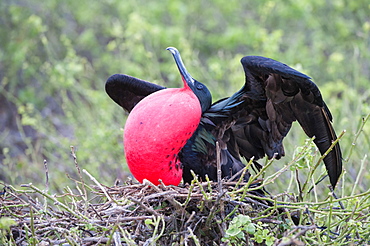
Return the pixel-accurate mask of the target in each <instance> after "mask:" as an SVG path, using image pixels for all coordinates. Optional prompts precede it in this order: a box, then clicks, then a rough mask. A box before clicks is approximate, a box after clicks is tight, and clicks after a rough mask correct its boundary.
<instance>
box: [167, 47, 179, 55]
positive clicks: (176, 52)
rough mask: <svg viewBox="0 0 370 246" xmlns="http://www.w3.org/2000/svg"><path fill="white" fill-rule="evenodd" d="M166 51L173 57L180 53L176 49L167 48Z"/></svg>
mask: <svg viewBox="0 0 370 246" xmlns="http://www.w3.org/2000/svg"><path fill="white" fill-rule="evenodd" d="M166 50H169V51H170V52H171V53H172V54H173V55H175V54H178V53H179V51H178V50H177V49H176V48H175V47H167V49H166Z"/></svg>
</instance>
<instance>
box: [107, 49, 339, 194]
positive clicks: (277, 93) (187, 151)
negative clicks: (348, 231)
mask: <svg viewBox="0 0 370 246" xmlns="http://www.w3.org/2000/svg"><path fill="white" fill-rule="evenodd" d="M241 63H242V66H243V68H244V72H245V84H244V85H243V87H242V88H241V89H240V90H239V91H238V92H236V93H235V94H234V95H232V96H231V97H229V98H224V99H221V100H219V101H217V102H215V103H213V104H212V105H210V104H209V101H210V94H209V93H205V92H207V91H208V90H207V91H206V90H204V92H202V94H199V92H196V95H197V97H198V99H199V100H200V103H201V105H202V111H203V114H202V118H201V121H200V124H199V126H198V128H197V130H196V131H195V133H194V134H193V135H192V137H191V138H190V139H189V140H188V142H187V143H186V145H185V147H184V148H183V149H182V150H181V151H180V153H179V158H180V160H181V162H182V164H183V170H184V172H183V179H184V181H185V182H190V181H191V180H192V178H193V177H192V175H191V173H190V170H193V171H194V172H195V173H196V174H197V175H198V176H199V177H200V178H201V179H204V178H205V175H208V177H209V178H210V179H211V180H217V167H216V141H218V142H219V146H220V154H221V156H220V157H221V158H220V160H221V169H222V177H224V178H230V177H231V176H233V175H234V174H235V173H237V172H238V171H240V170H241V169H242V168H243V167H244V165H243V163H242V161H241V157H244V158H246V159H247V160H249V159H251V158H252V157H253V158H254V159H255V160H257V159H259V158H262V157H264V156H265V155H267V156H268V158H273V157H275V158H277V159H279V158H280V157H282V156H284V155H285V153H284V147H283V139H284V137H285V136H286V135H287V133H288V132H289V130H290V128H291V125H292V123H293V122H294V121H298V122H299V124H300V125H301V127H302V128H303V130H304V131H305V133H306V134H307V135H308V136H309V137H313V136H315V140H314V142H315V144H316V145H317V147H318V148H319V150H320V153H321V154H323V153H325V152H326V150H327V149H328V148H329V147H330V145H331V143H332V141H334V140H335V139H336V138H337V137H336V134H335V131H334V129H333V127H332V125H331V120H332V116H331V114H330V111H329V109H328V108H327V106H326V104H325V103H324V101H323V99H322V96H321V93H320V91H319V89H318V87H317V86H316V84H315V83H313V82H312V81H311V78H310V77H308V76H307V75H305V74H303V73H300V72H298V71H296V70H295V69H293V68H291V67H289V66H287V65H285V64H283V63H280V62H278V61H275V60H272V59H269V58H265V57H260V56H246V57H243V58H242V59H241ZM161 89H165V88H164V87H161V86H158V85H154V84H151V83H149V82H146V81H143V80H139V79H136V78H133V77H130V76H127V75H113V76H112V77H111V78H109V79H108V81H107V84H106V91H107V93H108V94H109V96H110V97H111V98H112V99H113V100H114V101H115V102H116V103H118V104H119V105H121V106H122V107H123V108H124V109H126V110H127V111H130V110H131V109H132V108H133V107H134V106H135V105H136V104H137V103H138V102H139V101H140V100H141V99H142V98H144V97H145V96H147V95H149V94H150V93H153V92H155V91H158V90H161ZM203 89H204V88H203ZM192 90H194V88H192ZM199 95H201V96H199ZM324 163H325V165H326V168H327V171H328V174H329V177H330V182H331V184H332V186H333V187H335V185H336V183H337V181H338V178H339V176H340V174H341V172H342V156H341V150H340V146H339V144H337V145H336V146H335V147H334V149H333V150H332V151H331V152H330V153H329V154H328V155H327V156H326V157H325V158H324ZM248 177H249V175H248V174H247V176H246V178H248Z"/></svg>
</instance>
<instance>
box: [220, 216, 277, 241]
mask: <svg viewBox="0 0 370 246" xmlns="http://www.w3.org/2000/svg"><path fill="white" fill-rule="evenodd" d="M265 227H266V225H265V224H262V222H258V223H257V224H254V223H253V222H252V220H251V218H250V217H249V216H247V215H243V214H239V215H238V216H236V217H234V219H233V220H232V221H231V222H230V225H229V228H228V229H227V230H226V234H225V236H224V237H223V238H222V241H223V242H228V243H230V244H235V245H245V244H246V243H248V239H249V238H250V236H251V235H253V237H251V238H250V240H253V241H256V242H257V243H262V242H265V244H266V245H268V246H269V245H272V244H273V243H274V242H275V237H274V236H273V235H272V234H271V232H270V231H269V230H268V229H267V228H265Z"/></svg>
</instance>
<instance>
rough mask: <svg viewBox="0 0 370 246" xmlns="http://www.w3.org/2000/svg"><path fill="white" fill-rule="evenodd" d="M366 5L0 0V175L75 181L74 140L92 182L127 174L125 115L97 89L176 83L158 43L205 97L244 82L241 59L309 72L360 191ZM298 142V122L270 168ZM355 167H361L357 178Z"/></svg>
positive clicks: (362, 0) (305, 0) (368, 38)
mask: <svg viewBox="0 0 370 246" xmlns="http://www.w3.org/2000/svg"><path fill="white" fill-rule="evenodd" d="M369 13H370V3H369V1H368V0H357V1H351V0H335V1H334V0H328V1H321V0H313V1H312V0H310V1H309V0H301V1H293V0H284V1H279V2H278V1H276V2H275V1H267V0H247V1H236V0H228V1H226V2H225V1H221V0H214V1H210V0H201V1H193V2H184V1H180V0H164V1H144V0H124V1H122V0H121V1H115V0H105V1H87V0H80V1H70V0H67V1H59V0H48V1H36V0H27V1H26V0H19V1H16V0H14V1H9V0H3V1H1V2H0V24H1V25H0V170H1V171H0V179H1V180H2V181H3V182H5V183H7V184H12V185H19V184H21V183H29V182H32V183H34V184H37V185H40V186H43V185H44V183H45V171H44V160H46V161H47V163H48V168H49V176H50V181H49V182H50V187H51V189H52V190H53V191H60V190H62V189H63V187H65V186H66V185H69V184H70V183H71V182H72V181H71V180H70V179H68V177H67V176H66V175H65V174H69V175H71V176H72V177H76V169H75V165H74V162H73V158H72V157H71V151H70V146H74V147H75V149H76V154H77V158H78V163H79V166H80V167H81V168H85V169H87V170H88V171H89V172H90V173H91V174H93V175H94V176H95V177H96V178H97V179H98V180H99V181H100V182H102V183H104V184H106V185H113V183H114V180H116V179H121V180H125V179H126V178H127V176H128V175H129V172H128V168H127V166H126V164H125V158H124V154H123V146H122V128H123V126H124V123H125V118H126V116H125V114H124V112H123V111H122V110H121V109H120V107H119V106H118V105H116V104H115V103H114V102H113V101H112V100H111V99H110V98H109V97H108V96H107V95H106V93H105V91H104V84H105V81H106V79H107V78H108V77H109V76H110V75H112V74H114V73H125V74H129V75H132V76H135V77H138V78H141V79H145V80H148V81H151V82H155V83H158V84H160V85H164V86H167V87H178V86H181V84H182V82H181V79H180V77H179V74H178V71H177V68H176V66H175V64H174V62H173V59H172V57H171V55H170V53H169V52H168V51H166V50H165V48H166V47H168V46H175V47H177V48H178V49H179V51H180V52H181V54H182V56H183V60H184V62H185V64H186V66H187V68H188V70H189V72H190V73H191V74H192V75H193V77H194V78H196V79H198V80H199V81H201V82H203V83H205V84H206V85H207V86H208V88H209V89H210V91H211V92H212V94H213V99H214V100H216V99H219V98H221V97H225V96H230V95H231V94H232V93H234V92H236V91H237V90H238V89H239V88H240V87H241V86H242V84H243V83H244V73H243V70H242V67H241V65H240V62H239V60H240V58H241V57H243V56H245V55H261V56H266V57H270V58H273V59H276V60H279V61H281V62H283V63H286V64H288V65H290V66H292V67H294V68H296V69H298V70H299V71H301V72H304V73H306V74H307V75H309V76H311V77H312V78H313V80H314V81H315V82H316V83H317V85H318V86H319V87H320V89H321V92H322V94H323V97H324V100H325V101H326V103H327V104H328V106H329V108H330V110H331V111H332V113H333V116H334V127H335V129H336V131H337V133H338V134H339V133H340V132H341V131H342V130H344V129H346V130H347V132H346V134H345V136H344V137H343V139H342V140H341V145H342V150H343V154H344V158H345V162H344V166H345V169H346V171H347V174H346V176H345V183H346V182H354V180H355V179H356V178H359V179H360V181H359V184H360V185H359V187H358V192H361V191H363V190H366V189H367V188H368V186H369V182H368V181H367V180H368V179H370V174H369V171H368V170H369V167H368V166H367V167H366V164H368V158H367V152H368V150H369V149H370V143H369V133H370V126H369V124H370V123H368V124H365V127H364V129H363V131H362V133H361V134H360V135H359V137H358V140H357V145H355V146H354V148H353V151H352V153H351V154H350V152H351V146H353V145H352V142H353V140H354V138H355V133H356V132H357V130H358V128H359V126H360V124H361V120H362V118H363V117H365V116H366V115H367V114H368V113H369V111H370V106H369V102H370V101H369V93H370V85H369V79H370V68H369V64H370V15H369ZM306 138H307V137H306V136H305V135H304V133H303V131H302V130H300V128H299V126H297V125H296V126H295V127H294V129H293V131H292V132H291V134H290V135H289V137H288V138H287V139H286V140H285V145H286V152H287V157H286V158H283V160H281V161H279V162H276V164H274V166H276V168H277V169H278V168H281V167H282V166H283V165H284V164H285V163H287V162H289V161H290V160H291V159H292V154H293V151H294V149H295V148H296V147H297V146H300V145H303V144H304V140H305V139H306ZM349 155H350V158H349V159H348V160H347V157H348V156H349ZM361 163H362V164H363V165H365V166H364V167H365V168H364V169H365V171H364V172H362V174H361V176H358V173H359V170H360V164H361ZM323 170H324V169H323ZM271 171H274V170H271ZM287 183H288V181H287V180H279V181H277V184H278V185H277V186H274V187H273V188H272V189H277V190H278V191H281V192H282V191H283V190H284V185H287ZM324 183H328V180H326V181H325V182H324ZM349 186H351V185H350V184H349Z"/></svg>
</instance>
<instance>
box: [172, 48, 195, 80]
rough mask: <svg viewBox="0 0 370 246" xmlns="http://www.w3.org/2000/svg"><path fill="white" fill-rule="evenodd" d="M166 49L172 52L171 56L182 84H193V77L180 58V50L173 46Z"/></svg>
mask: <svg viewBox="0 0 370 246" xmlns="http://www.w3.org/2000/svg"><path fill="white" fill-rule="evenodd" d="M167 50H169V51H170V52H171V53H172V55H173V58H174V59H175V62H176V65H177V67H178V69H179V71H180V74H181V77H182V81H183V82H184V85H185V86H189V87H192V86H193V85H194V79H193V78H192V77H191V75H190V74H189V73H188V71H187V70H186V68H185V65H184V63H183V62H182V60H181V56H180V52H179V51H178V50H177V49H176V48H174V47H168V48H167Z"/></svg>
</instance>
